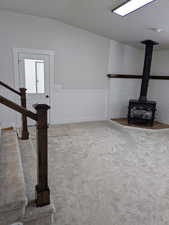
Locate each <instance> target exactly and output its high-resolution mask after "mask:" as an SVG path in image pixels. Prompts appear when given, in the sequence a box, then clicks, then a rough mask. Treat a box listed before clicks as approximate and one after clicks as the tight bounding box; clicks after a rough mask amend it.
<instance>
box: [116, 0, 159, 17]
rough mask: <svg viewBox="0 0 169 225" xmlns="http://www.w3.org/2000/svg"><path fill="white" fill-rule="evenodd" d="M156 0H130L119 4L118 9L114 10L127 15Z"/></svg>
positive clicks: (121, 14)
mask: <svg viewBox="0 0 169 225" xmlns="http://www.w3.org/2000/svg"><path fill="white" fill-rule="evenodd" d="M153 1H155V0H130V1H128V2H126V3H124V4H123V5H121V6H119V7H118V8H116V9H113V10H112V12H114V13H116V14H118V15H120V16H126V15H127V14H129V13H131V12H133V11H135V10H137V9H139V8H141V7H143V6H145V5H147V4H149V3H151V2H153Z"/></svg>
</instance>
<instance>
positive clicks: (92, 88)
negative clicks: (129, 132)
mask: <svg viewBox="0 0 169 225" xmlns="http://www.w3.org/2000/svg"><path fill="white" fill-rule="evenodd" d="M0 28H1V29H0V49H1V51H0V58H1V60H0V71H1V72H0V80H2V81H4V82H6V83H7V84H9V85H11V86H13V87H14V72H13V69H14V66H13V55H12V49H13V48H33V49H42V50H53V51H55V80H54V85H52V89H53V90H52V91H53V97H52V99H51V102H52V104H51V108H52V113H51V122H52V123H66V122H79V121H86V120H102V119H106V118H112V117H123V116H126V114H127V106H128V100H129V99H130V98H137V97H138V95H139V92H140V85H141V82H140V81H139V80H135V79H132V80H131V79H130V80H127V79H108V78H107V77H106V74H107V73H119V74H142V69H143V60H144V51H143V50H139V49H136V48H133V47H130V46H127V45H124V44H121V43H118V42H116V41H113V40H111V41H110V40H108V39H106V38H103V37H100V36H98V35H95V34H92V33H89V32H87V31H84V30H81V29H78V28H75V27H72V26H69V25H66V24H64V23H61V22H58V21H56V20H50V19H47V18H40V17H34V16H30V15H23V14H17V13H12V12H7V11H1V12H0ZM168 59H169V51H158V52H155V53H154V57H153V68H152V73H153V74H159V75H166V74H167V75H168V72H167V71H168V70H169V63H168ZM168 83H169V82H168V81H167V82H166V81H164V82H163V81H151V82H150V89H149V90H151V91H150V92H149V95H150V98H151V99H157V101H158V113H157V117H158V118H159V119H160V120H161V121H163V122H167V121H168V122H169V116H168V115H169V113H168V112H169V107H168V105H169V104H167V103H168V100H167V97H165V98H164V93H167V95H168ZM58 84H61V85H62V86H63V89H61V90H60V91H58V90H57V85H58ZM0 93H2V94H3V95H4V96H7V97H9V98H10V99H11V100H14V101H16V99H15V98H14V97H13V95H12V94H11V93H10V92H9V91H6V90H5V89H3V88H0ZM167 95H166V96H167ZM15 120H16V114H15V113H14V112H12V111H11V110H9V109H8V108H6V107H4V106H2V105H0V122H1V123H2V126H3V127H8V126H11V125H13V124H14V122H15Z"/></svg>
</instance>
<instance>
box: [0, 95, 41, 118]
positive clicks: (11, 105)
mask: <svg viewBox="0 0 169 225" xmlns="http://www.w3.org/2000/svg"><path fill="white" fill-rule="evenodd" d="M0 103H2V104H3V105H6V106H8V107H9V108H11V109H13V110H15V111H17V112H19V113H22V114H23V115H25V116H27V117H29V118H31V119H32V120H35V121H37V115H36V114H35V113H33V112H31V111H29V110H27V109H25V108H24V107H22V106H20V105H18V104H16V103H14V102H12V101H10V100H8V99H7V98H4V97H3V96H1V95H0Z"/></svg>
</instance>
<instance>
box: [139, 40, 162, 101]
mask: <svg viewBox="0 0 169 225" xmlns="http://www.w3.org/2000/svg"><path fill="white" fill-rule="evenodd" d="M141 43H142V44H144V45H145V58H144V69H143V76H142V84H141V92H140V98H139V101H147V91H148V82H149V77H150V70H151V61H152V54H153V47H154V45H158V43H157V42H154V41H151V40H145V41H142V42H141Z"/></svg>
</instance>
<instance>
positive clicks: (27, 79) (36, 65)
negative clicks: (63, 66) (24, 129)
mask: <svg viewBox="0 0 169 225" xmlns="http://www.w3.org/2000/svg"><path fill="white" fill-rule="evenodd" d="M49 60H50V57H49V56H48V55H42V54H32V53H18V63H19V67H18V68H19V87H25V88H26V89H27V92H26V93H27V108H28V109H29V110H31V111H34V112H35V109H34V108H33V107H32V106H33V105H34V104H47V105H50V96H49V93H50V87H49V85H50V71H49V65H50V62H49ZM17 120H18V119H17ZM48 122H50V117H49V112H48ZM34 124H35V122H34V121H33V120H31V119H28V125H34Z"/></svg>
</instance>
